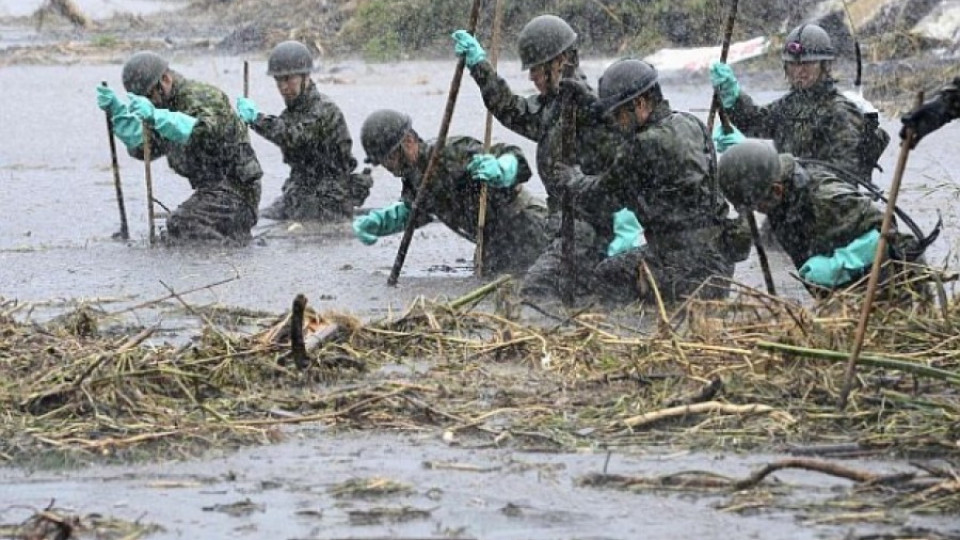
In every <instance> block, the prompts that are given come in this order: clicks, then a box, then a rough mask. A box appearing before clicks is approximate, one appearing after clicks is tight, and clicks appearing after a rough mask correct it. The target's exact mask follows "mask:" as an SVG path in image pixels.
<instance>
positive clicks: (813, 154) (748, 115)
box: [710, 24, 890, 181]
mask: <svg viewBox="0 0 960 540" xmlns="http://www.w3.org/2000/svg"><path fill="white" fill-rule="evenodd" d="M781 58H782V59H783V69H784V74H785V75H786V78H787V81H788V82H789V83H790V91H789V92H787V93H786V94H785V95H784V96H783V97H781V98H779V99H777V100H775V101H773V102H772V103H769V104H767V105H764V106H758V105H756V104H755V103H754V101H753V99H752V98H751V97H750V96H749V95H748V94H746V93H745V92H742V91H741V90H740V85H739V83H738V82H737V79H736V77H735V76H734V74H733V70H732V69H730V67H729V66H728V65H726V64H721V63H718V62H715V63H714V64H713V65H711V68H710V79H711V81H712V83H713V85H714V87H715V89H716V90H717V93H718V95H719V96H720V100H721V102H722V105H723V107H724V109H725V110H726V112H727V114H728V115H729V117H730V121H731V122H732V123H733V124H734V125H736V127H737V128H739V130H740V132H742V133H743V134H745V135H746V136H748V137H755V138H764V139H772V140H773V141H774V144H776V147H777V150H779V151H780V152H785V153H790V154H793V155H795V156H797V157H801V158H804V159H816V160H819V161H823V162H826V163H829V164H831V165H833V166H835V167H840V168H842V169H844V170H847V171H850V172H852V173H854V174H858V175H859V176H860V177H861V178H863V179H864V180H867V181H869V180H870V177H871V175H872V173H873V169H874V168H875V166H876V163H877V160H878V159H879V158H880V155H881V154H882V153H883V150H884V149H885V148H886V146H887V144H888V143H889V142H890V136H889V135H888V134H887V133H886V132H885V131H884V130H883V129H882V128H880V127H879V117H878V114H877V112H876V109H874V108H873V107H872V106H871V105H870V104H869V103H867V102H866V101H865V100H863V99H862V98H859V97H858V96H857V95H856V94H854V93H846V94H842V93H840V92H839V91H838V89H837V86H836V82H835V81H834V79H833V75H832V69H833V61H834V59H835V58H836V54H835V51H834V49H833V44H832V42H831V40H830V36H829V35H827V33H826V31H824V30H823V28H821V27H820V26H818V25H816V24H802V25H800V26H798V27H797V28H795V29H793V31H791V32H790V34H789V35H788V36H787V39H786V43H785V44H784V48H783V53H782V55H781ZM854 99H857V100H858V101H854ZM717 127H718V130H716V131H715V133H714V140H715V143H716V147H717V150H718V151H719V152H722V151H724V150H725V149H726V148H727V147H729V146H731V145H732V144H735V143H736V142H737V140H739V139H742V138H743V136H742V135H740V132H735V133H734V134H731V135H724V134H723V133H722V132H720V131H719V126H717Z"/></svg>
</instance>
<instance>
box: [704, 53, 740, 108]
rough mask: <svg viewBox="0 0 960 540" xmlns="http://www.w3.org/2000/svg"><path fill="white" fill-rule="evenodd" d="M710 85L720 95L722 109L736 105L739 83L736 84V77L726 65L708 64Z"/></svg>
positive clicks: (738, 95)
mask: <svg viewBox="0 0 960 540" xmlns="http://www.w3.org/2000/svg"><path fill="white" fill-rule="evenodd" d="M710 84H712V85H713V88H714V89H715V90H716V91H717V94H719V95H720V102H721V103H722V104H723V108H724V109H730V108H732V107H733V106H734V105H736V103H737V98H739V97H740V83H739V82H737V76H736V75H734V74H733V69H732V68H731V67H730V66H728V65H727V64H721V63H720V62H713V63H711V64H710Z"/></svg>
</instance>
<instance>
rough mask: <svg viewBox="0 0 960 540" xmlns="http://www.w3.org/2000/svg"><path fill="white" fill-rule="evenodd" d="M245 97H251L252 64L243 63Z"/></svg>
mask: <svg viewBox="0 0 960 540" xmlns="http://www.w3.org/2000/svg"><path fill="white" fill-rule="evenodd" d="M243 97H250V62H247V61H246V60H244V61H243Z"/></svg>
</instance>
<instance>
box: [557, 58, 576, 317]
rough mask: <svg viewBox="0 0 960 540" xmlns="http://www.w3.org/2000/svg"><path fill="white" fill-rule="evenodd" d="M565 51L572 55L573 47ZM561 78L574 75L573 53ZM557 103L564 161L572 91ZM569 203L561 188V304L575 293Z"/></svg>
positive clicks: (569, 150) (571, 129)
mask: <svg viewBox="0 0 960 540" xmlns="http://www.w3.org/2000/svg"><path fill="white" fill-rule="evenodd" d="M567 54H570V55H576V54H577V52H576V51H574V50H571V51H569V52H568V53H567ZM563 76H564V78H574V77H576V76H577V61H576V56H574V57H572V58H567V63H566V64H564V66H563ZM562 99H563V102H562V103H561V105H560V107H561V109H560V110H561V113H560V126H561V128H560V157H561V160H560V161H561V162H562V163H566V162H568V161H569V160H571V159H573V157H574V156H575V155H576V153H577V101H576V98H575V97H574V95H573V92H568V93H567V94H566V95H565V96H564V97H563V98H562ZM574 212H575V210H574V207H573V193H571V192H570V190H569V189H566V188H564V189H563V191H562V192H561V195H560V301H561V302H563V304H564V305H566V306H570V305H573V302H574V299H575V296H576V280H577V275H576V267H575V261H574V258H575V257H576V245H575V242H576V240H575V235H574V229H575V227H574V222H575V220H576V214H575V213H574Z"/></svg>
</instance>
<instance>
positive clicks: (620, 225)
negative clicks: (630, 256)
mask: <svg viewBox="0 0 960 540" xmlns="http://www.w3.org/2000/svg"><path fill="white" fill-rule="evenodd" d="M644 243H645V239H644V237H643V226H642V225H640V221H639V220H638V219H637V216H636V214H634V213H633V212H631V211H630V210H627V209H626V208H623V209H621V210H620V211H618V212H616V213H615V214H613V240H612V241H611V242H610V245H609V246H607V257H613V256H614V255H619V254H620V253H623V252H624V251H629V250H631V249H633V248H638V247H640V246H642V245H643V244H644Z"/></svg>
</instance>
